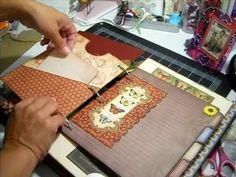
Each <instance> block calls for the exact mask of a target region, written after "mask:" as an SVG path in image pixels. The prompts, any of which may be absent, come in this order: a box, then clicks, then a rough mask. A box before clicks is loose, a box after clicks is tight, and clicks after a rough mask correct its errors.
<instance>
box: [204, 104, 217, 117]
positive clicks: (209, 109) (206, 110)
mask: <svg viewBox="0 0 236 177" xmlns="http://www.w3.org/2000/svg"><path fill="white" fill-rule="evenodd" d="M203 111H204V113H205V114H206V115H208V116H215V115H216V114H217V113H218V112H219V110H218V108H216V107H215V106H212V105H208V106H205V107H204V108H203Z"/></svg>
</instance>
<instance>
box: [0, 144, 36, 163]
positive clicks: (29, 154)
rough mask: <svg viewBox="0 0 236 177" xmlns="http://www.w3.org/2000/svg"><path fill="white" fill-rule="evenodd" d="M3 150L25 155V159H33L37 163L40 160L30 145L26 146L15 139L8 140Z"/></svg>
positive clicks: (32, 161)
mask: <svg viewBox="0 0 236 177" xmlns="http://www.w3.org/2000/svg"><path fill="white" fill-rule="evenodd" d="M3 152H6V153H12V154H21V155H22V156H24V159H26V160H29V161H31V163H35V164H37V163H38V161H39V160H40V159H39V158H38V157H37V155H36V154H35V153H34V152H33V151H32V149H30V148H29V147H27V146H25V145H24V144H21V143H18V142H15V141H10V142H9V141H8V142H7V143H5V144H4V146H3Z"/></svg>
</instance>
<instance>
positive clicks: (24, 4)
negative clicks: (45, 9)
mask: <svg viewBox="0 0 236 177" xmlns="http://www.w3.org/2000/svg"><path fill="white" fill-rule="evenodd" d="M33 3H36V2H34V1H33V0H0V21H6V20H20V21H24V19H26V18H30V13H31V11H32V8H33Z"/></svg>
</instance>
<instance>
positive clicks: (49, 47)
mask: <svg viewBox="0 0 236 177" xmlns="http://www.w3.org/2000/svg"><path fill="white" fill-rule="evenodd" d="M54 48H55V45H54V44H53V43H50V44H49V45H48V46H47V49H54Z"/></svg>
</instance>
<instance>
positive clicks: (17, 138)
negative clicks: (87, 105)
mask: <svg viewBox="0 0 236 177" xmlns="http://www.w3.org/2000/svg"><path fill="white" fill-rule="evenodd" d="M57 109H58V104H57V103H56V102H55V100H54V99H52V98H48V97H39V98H28V99H25V100H23V101H21V102H19V103H18V104H16V106H15V109H14V112H13V113H12V115H11V116H10V119H9V120H8V123H7V126H6V137H5V141H4V148H7V149H14V148H15V149H17V148H24V149H27V150H28V151H31V153H33V154H34V155H35V156H36V157H37V158H38V160H41V159H42V158H44V157H45V156H46V154H47V152H48V150H49V148H50V145H51V144H52V143H53V141H54V140H55V138H56V133H57V131H58V128H59V127H60V126H62V125H63V124H65V119H64V118H63V117H62V116H61V115H60V114H57V111H58V110H57Z"/></svg>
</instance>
